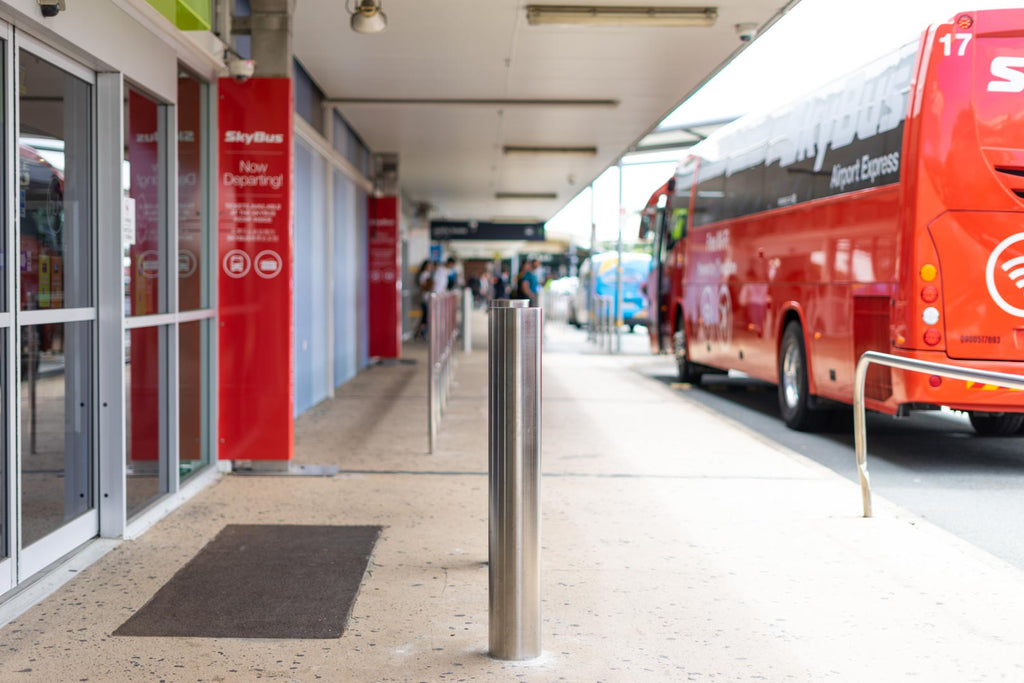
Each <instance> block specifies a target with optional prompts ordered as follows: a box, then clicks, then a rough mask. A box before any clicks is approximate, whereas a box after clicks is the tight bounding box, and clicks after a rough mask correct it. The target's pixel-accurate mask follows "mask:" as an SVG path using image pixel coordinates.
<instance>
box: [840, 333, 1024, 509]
mask: <svg viewBox="0 0 1024 683" xmlns="http://www.w3.org/2000/svg"><path fill="white" fill-rule="evenodd" d="M872 363H875V364H877V365H884V366H887V367H890V368H897V369H899V370H909V371H911V372H926V373H929V374H932V375H939V376H940V377H946V378H949V379H962V380H964V381H967V382H982V383H984V384H996V385H998V386H1001V387H1006V388H1007V389H1020V390H1022V391H1024V377H1021V376H1020V375H1012V374H1009V373H1006V372H993V371H991V370H974V369H971V368H963V367H960V366H957V365H946V364H944V363H933V362H932V361H927V360H917V359H914V358H903V357H902V356H894V355H892V354H889V353H881V352H878V351H865V352H864V355H862V356H861V357H860V360H859V361H857V371H856V374H855V375H854V384H853V387H854V389H853V438H854V443H855V446H856V451H857V472H858V473H859V474H860V491H861V497H862V498H863V501H864V516H865V517H870V516H871V480H870V478H869V477H868V462H867V448H868V445H867V428H866V426H865V421H866V420H865V413H864V383H865V380H866V378H867V374H868V366H869V365H871V364H872Z"/></svg>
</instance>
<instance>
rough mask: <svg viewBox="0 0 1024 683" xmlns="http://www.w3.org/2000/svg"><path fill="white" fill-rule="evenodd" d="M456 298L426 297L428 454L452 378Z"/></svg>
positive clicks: (456, 330)
mask: <svg viewBox="0 0 1024 683" xmlns="http://www.w3.org/2000/svg"><path fill="white" fill-rule="evenodd" d="M458 297H459V293H458V291H450V292H444V293H443V294H429V295H428V296H427V435H428V441H429V449H430V450H429V452H430V453H431V454H433V453H434V450H435V448H436V446H437V428H438V425H439V424H440V423H441V417H442V415H443V414H444V410H445V408H446V407H447V405H448V394H449V392H450V391H451V383H452V377H453V375H454V374H455V343H456V339H457V337H458V333H459V328H458V324H457V318H458Z"/></svg>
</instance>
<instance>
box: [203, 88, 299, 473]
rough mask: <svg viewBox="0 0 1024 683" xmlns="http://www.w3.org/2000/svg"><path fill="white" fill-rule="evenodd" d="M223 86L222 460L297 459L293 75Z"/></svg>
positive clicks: (221, 180) (220, 203) (221, 223)
mask: <svg viewBox="0 0 1024 683" xmlns="http://www.w3.org/2000/svg"><path fill="white" fill-rule="evenodd" d="M218 88H219V95H220V105H219V107H218V112H219V117H220V121H219V124H220V125H219V138H218V139H219V144H218V147H219V160H220V161H219V173H220V183H219V185H220V197H219V201H218V203H219V235H220V237H219V242H220V254H219V265H220V269H219V272H220V276H219V285H220V288H219V313H220V344H219V347H220V348H219V366H220V373H219V374H220V394H219V397H220V400H219V406H220V458H221V459H222V460H290V459H291V458H292V455H293V453H294V441H295V440H294V431H295V423H294V418H293V415H292V413H293V398H292V385H293V363H292V358H293V354H294V349H293V348H292V324H293V323H292V205H291V197H292V166H293V162H292V115H293V114H292V113H293V111H294V107H293V101H292V82H291V80H290V79H287V78H250V79H249V80H248V81H246V82H244V83H239V82H237V81H234V80H232V79H230V78H222V79H220V83H219V86H218Z"/></svg>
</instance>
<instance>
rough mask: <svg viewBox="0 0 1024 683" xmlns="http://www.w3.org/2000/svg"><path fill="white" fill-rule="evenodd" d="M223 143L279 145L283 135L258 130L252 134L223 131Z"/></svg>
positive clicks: (238, 131)
mask: <svg viewBox="0 0 1024 683" xmlns="http://www.w3.org/2000/svg"><path fill="white" fill-rule="evenodd" d="M224 142H240V143H242V144H243V145H252V144H256V143H269V144H278V145H279V144H281V143H282V142H284V134H283V133H268V132H266V131H265V130H258V131H256V132H254V133H243V132H242V131H240V130H228V131H224Z"/></svg>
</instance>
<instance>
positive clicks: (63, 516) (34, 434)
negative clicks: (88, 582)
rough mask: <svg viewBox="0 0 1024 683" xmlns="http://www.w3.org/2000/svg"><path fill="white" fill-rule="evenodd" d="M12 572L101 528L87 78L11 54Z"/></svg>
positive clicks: (46, 56) (25, 572) (56, 61)
mask: <svg viewBox="0 0 1024 683" xmlns="http://www.w3.org/2000/svg"><path fill="white" fill-rule="evenodd" d="M16 57H17V69H16V71H15V73H16V76H17V79H18V82H17V84H16V87H15V89H14V91H15V92H16V93H17V98H18V99H17V105H18V107H17V113H16V116H17V130H18V161H17V163H18V174H17V177H18V178H19V184H20V187H19V193H18V200H19V206H18V209H17V211H16V212H15V215H16V221H15V222H16V225H17V230H18V232H17V249H18V283H19V288H18V304H17V312H16V316H15V325H16V328H17V336H16V339H17V340H18V349H17V353H18V356H19V360H20V362H19V363H18V369H17V372H18V377H19V391H18V400H19V403H20V405H19V412H18V414H19V416H20V425H19V444H20V445H19V448H18V451H19V460H20V488H19V494H20V495H19V498H20V510H21V514H20V547H21V548H22V550H21V554H20V557H19V563H18V564H19V570H18V574H19V577H20V578H25V577H26V576H29V575H30V574H33V573H35V572H36V571H38V570H39V569H41V568H43V567H45V566H46V565H47V564H49V563H51V562H53V561H54V560H56V559H57V558H59V557H60V556H62V555H64V554H66V553H67V552H69V551H70V550H72V549H74V548H75V547H76V546H78V545H80V544H81V543H83V542H85V541H86V540H88V539H89V538H91V537H93V536H95V535H96V534H97V532H98V515H97V512H96V492H95V489H96V486H95V481H96V476H95V474H96V466H95V448H94V441H95V434H94V432H95V430H94V427H93V424H94V416H93V406H94V402H95V401H94V384H95V383H94V376H95V361H94V357H95V355H94V339H95V323H96V308H95V301H94V297H95V295H94V292H93V290H94V282H93V278H94V274H93V270H94V268H93V228H94V226H93V223H94V220H93V178H92V174H93V137H94V134H93V129H94V121H93V97H94V95H93V75H92V74H91V73H89V72H86V71H85V70H83V69H81V68H80V67H77V66H75V65H72V64H69V63H64V62H63V61H62V60H61V59H60V58H59V57H56V56H54V55H51V54H50V52H49V51H48V50H47V49H46V48H45V47H44V46H36V45H35V44H34V42H32V41H25V42H21V41H20V39H19V48H18V50H17V52H16Z"/></svg>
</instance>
